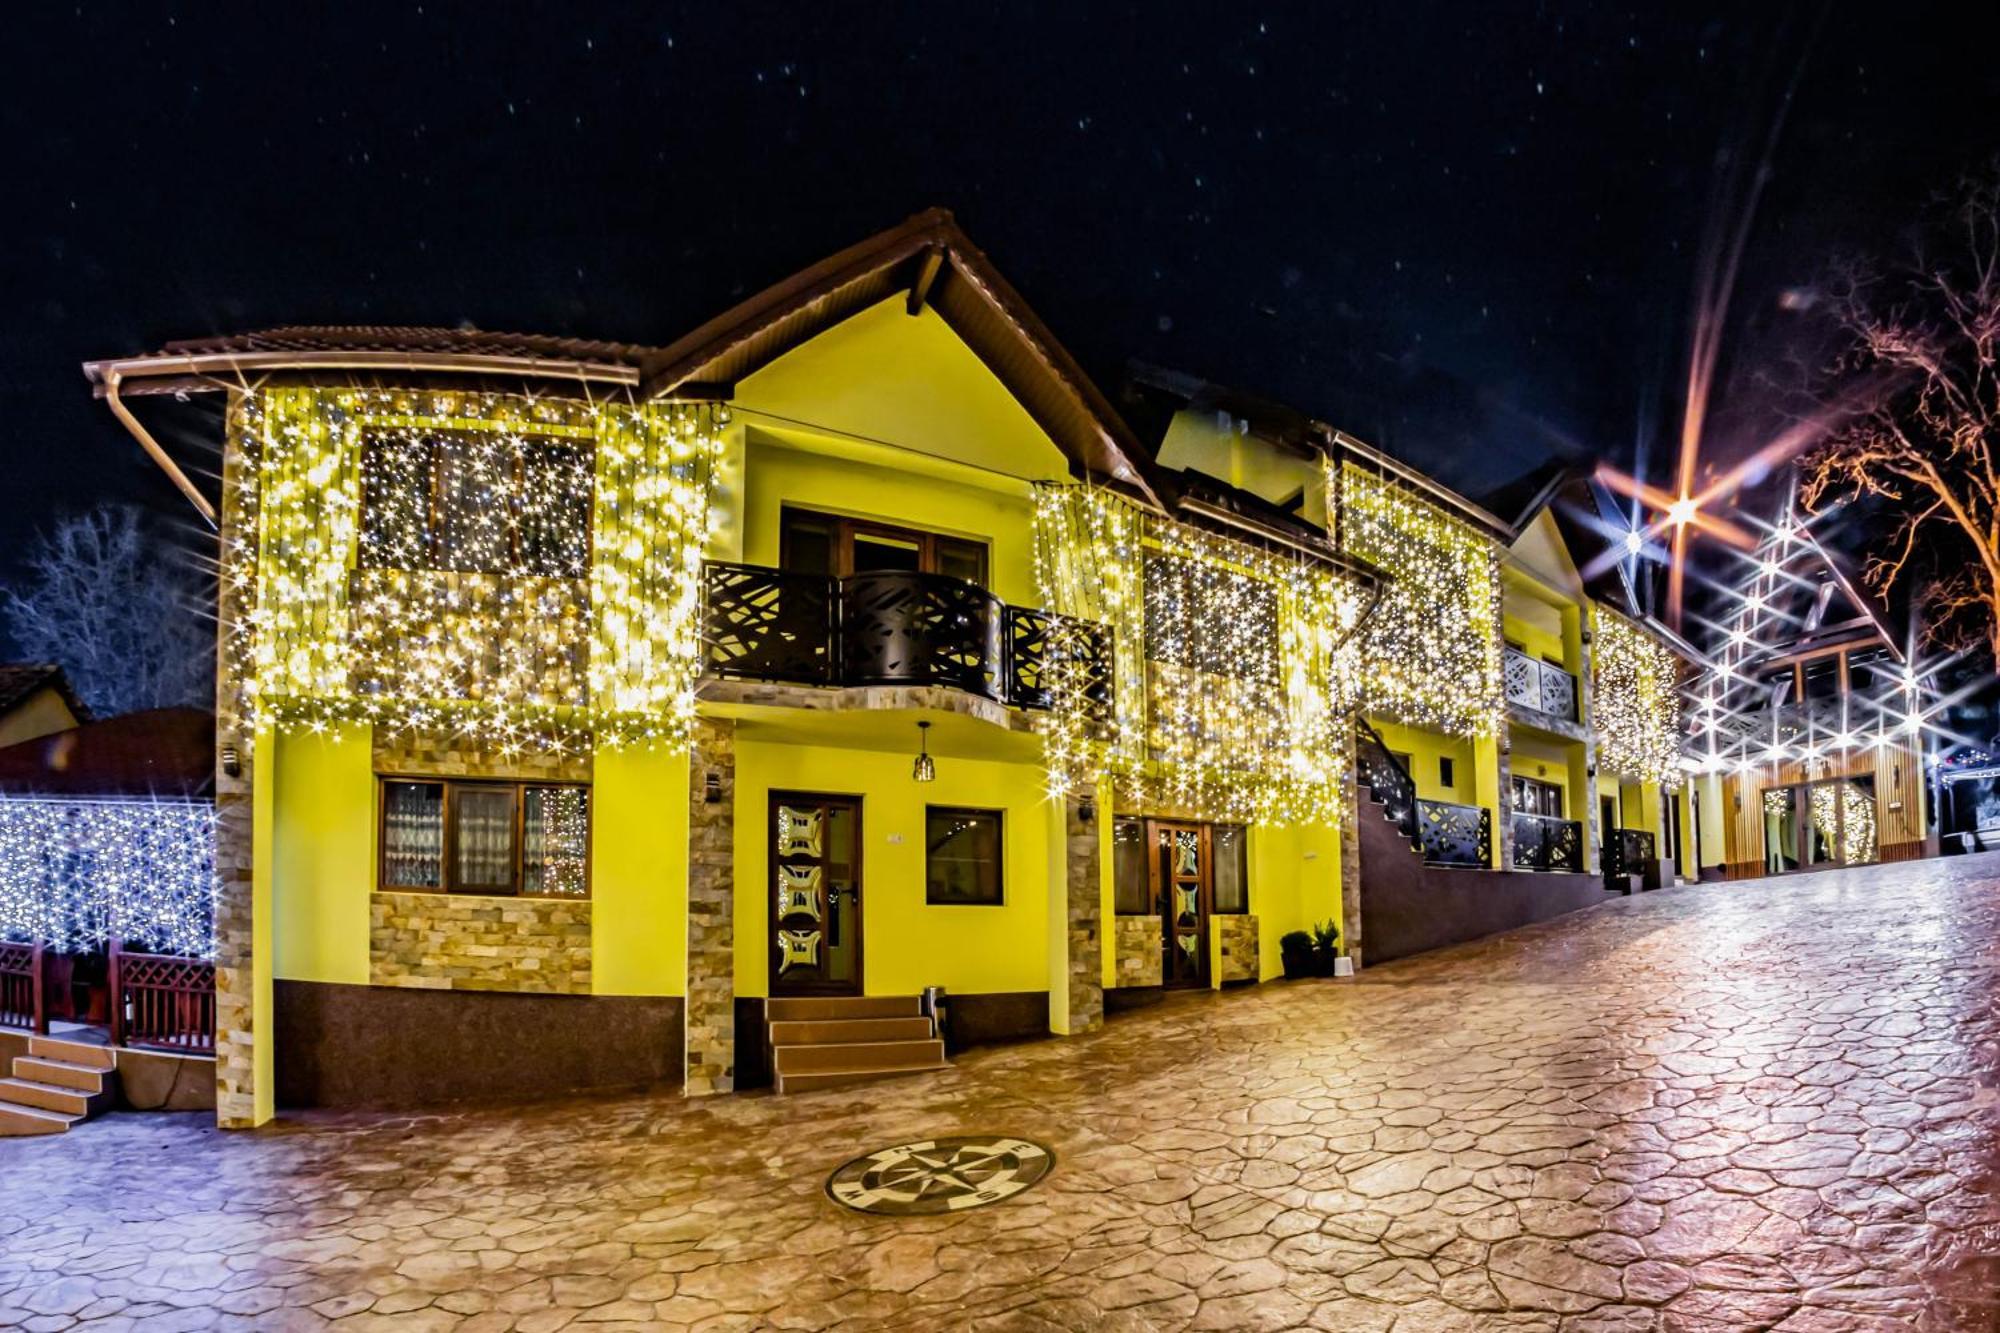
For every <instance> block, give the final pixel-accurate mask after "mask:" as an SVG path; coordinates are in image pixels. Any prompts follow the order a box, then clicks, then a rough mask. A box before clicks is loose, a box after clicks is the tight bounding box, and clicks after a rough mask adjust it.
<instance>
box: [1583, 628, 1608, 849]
mask: <svg viewBox="0 0 2000 1333" xmlns="http://www.w3.org/2000/svg"><path fill="white" fill-rule="evenodd" d="M1590 642H1591V632H1590V630H1589V629H1588V628H1587V627H1586V628H1584V629H1582V630H1581V631H1580V632H1579V633H1578V635H1577V671H1576V720H1577V722H1578V723H1579V724H1580V725H1581V726H1582V727H1583V779H1584V781H1583V790H1582V792H1581V793H1579V795H1578V796H1577V800H1578V802H1579V803H1580V804H1581V805H1582V807H1583V808H1582V810H1580V811H1579V812H1578V813H1577V818H1578V819H1579V820H1580V821H1582V824H1583V869H1584V873H1585V874H1589V875H1595V874H1596V873H1598V870H1599V868H1600V862H1599V857H1600V855H1601V852H1602V849H1603V842H1604V830H1603V829H1601V828H1600V827H1598V825H1599V823H1600V822H1601V821H1600V819H1599V817H1598V803H1597V727H1596V718H1597V713H1596V707H1597V689H1596V685H1595V683H1594V680H1593V678H1594V676H1595V672H1594V671H1593V669H1592V667H1591V655H1590Z"/></svg>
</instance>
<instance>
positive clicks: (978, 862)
mask: <svg viewBox="0 0 2000 1333" xmlns="http://www.w3.org/2000/svg"><path fill="white" fill-rule="evenodd" d="M1000 831H1001V823H1000V812H999V811H998V810H968V809H964V808H961V807H959V806H951V805H932V806H926V807H925V809H924V902H925V903H927V904H928V905H930V906H932V907H998V906H1000V902H1001V883H1002V881H1001V873H1000Z"/></svg>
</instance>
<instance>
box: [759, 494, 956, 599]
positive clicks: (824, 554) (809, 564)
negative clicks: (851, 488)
mask: <svg viewBox="0 0 2000 1333" xmlns="http://www.w3.org/2000/svg"><path fill="white" fill-rule="evenodd" d="M778 529H779V535H778V563H779V564H780V565H781V566H783V567H784V568H785V569H788V570H790V571H792V572H793V573H797V574H830V575H833V576H835V577H839V578H844V577H846V576H847V575H849V574H870V573H875V572H877V571H884V570H904V571H907V572H910V573H916V574H943V575H945V576H946V577H948V578H954V579H958V580H959V581H960V582H962V583H974V584H977V585H979V586H980V587H982V588H983V587H985V586H986V543H984V542H977V541H971V540H969V539H967V538H964V537H947V536H945V535H944V534H943V533H941V532H926V531H924V530H923V529H921V528H902V527H896V526H895V525H893V524H889V523H876V522H873V521H872V520H869V519H860V518H843V517H840V516H839V515H837V514H821V513H816V512H814V511H813V510H810V509H793V508H792V507H790V506H789V505H788V506H786V507H785V509H784V511H783V512H782V514H781V515H780V517H779V520H778Z"/></svg>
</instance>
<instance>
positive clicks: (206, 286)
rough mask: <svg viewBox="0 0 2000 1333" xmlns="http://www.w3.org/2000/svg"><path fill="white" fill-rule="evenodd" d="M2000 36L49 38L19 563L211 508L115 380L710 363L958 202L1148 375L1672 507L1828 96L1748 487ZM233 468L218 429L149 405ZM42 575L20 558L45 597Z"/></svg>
mask: <svg viewBox="0 0 2000 1333" xmlns="http://www.w3.org/2000/svg"><path fill="white" fill-rule="evenodd" d="M1996 38H2000V17H1996V9H1995V7H1994V6H1991V5H1971V4H1963V3H1961V4H1928V3H1923V2H1922V0H1913V2H1910V3H1901V4H1896V5H1890V6H1863V5H1859V4H1840V3H1836V4H1833V5H1831V6H1830V7H1825V8H1822V7H1819V6H1811V5H1807V6H1794V7H1781V6H1770V7H1765V6H1761V5H1755V4H1750V5H1745V4H1730V5H1711V6H1703V7H1692V6H1667V5H1655V4H1646V5H1643V6H1619V7H1599V6H1590V5H1562V4H1544V5H1526V4H1521V5H1514V4H1499V3H1481V4H1466V5H1461V6H1446V5H1422V4H1413V3H1410V2H1409V0H1400V2H1399V3H1394V4H1383V5H1341V4H1318V5H1311V6H1305V5H1301V6H1297V7H1287V6H1258V5H1254V4H1241V3H1239V4H1233V5H1218V6H1212V7H1210V6H1197V5H1177V4H1170V3H1165V2H1164V0H1161V2H1160V3H1152V4H1145V5H1110V4H1095V5H1093V4H1077V3H1065V4H1010V5H1006V6H988V5H977V6H975V5H970V4H950V3H942V4H939V3H934V4H921V5H907V6H892V5H887V4H863V3H840V4H826V3H815V4H802V5H799V6H796V7H783V6H768V5H756V4H735V5H716V4H713V3H708V4H702V5H698V6H694V5H690V6H679V5H668V4H653V5H638V4H622V5H613V4H600V5H590V4H578V5H574V6H571V5H547V6H526V5H511V4H481V5H464V6H457V5H448V4H440V3H425V4H421V5H412V4H401V5H386V4H382V5H371V4H365V3H349V4H345V5H340V6H318V5H304V6H293V5H270V4H260V5H254V6H253V5H233V4H199V5H173V4H146V5H140V4H120V5H111V4H83V5H77V6H74V7H64V6H59V5H49V4H33V5H23V6H18V7H16V8H15V10H14V11H13V12H11V13H10V14H9V34H8V45H9V48H10V52H11V56H12V59H11V60H9V61H8V70H7V74H6V77H5V78H4V80H0V109H3V111H0V114H4V130H5V138H6V142H7V144H8V146H9V150H10V157H11V158H12V160H13V163H14V169H13V173H12V174H13V176H14V177H15V183H16V188H15V189H14V190H11V191H9V192H8V195H9V198H8V201H7V203H6V204H5V206H4V212H0V218H4V221H0V227H4V228H5V230H6V242H7V243H6V244H5V246H4V247H0V273H4V275H5V276H4V282H3V283H0V287H4V290H5V292H6V293H7V300H6V303H5V307H4V308H5V317H4V322H0V339H4V356H3V357H0V359H4V370H0V399H4V418H0V430H4V431H5V437H4V438H5V449H6V456H7V465H8V466H7V472H6V477H7V481H6V485H5V491H4V494H5V496H6V501H5V503H4V504H0V556H4V555H11V553H12V552H14V551H15V550H17V549H18V545H19V543H20V542H21V541H22V540H23V539H24V538H25V537H26V535H27V534H28V532H29V531H30V530H31V529H32V528H33V527H34V526H35V525H36V524H38V523H42V522H45V521H46V519H47V517H48V516H49V515H50V514H51V513H52V512H54V511H58V510H62V509H67V508H75V507H81V506H84V505H87V504H89V503H91V502H92V501H93V500H95V499H97V498H99V497H101V496H116V497H127V498H136V499H139V500H141V501H144V502H146V503H148V504H151V505H153V506H155V507H157V508H159V509H160V510H161V511H162V512H165V513H169V514H172V515H173V516H175V517H176V518H179V517H181V516H183V515H184V514H185V513H186V512H187V511H185V510H184V508H183V507H181V506H179V502H178V498H177V497H176V496H174V495H173V493H172V492H171V490H170V488H169V487H168V486H167V484H166V482H165V481H164V479H163V478H161V477H160V476H159V475H158V474H157V473H155V472H154V471H153V470H152V469H151V467H150V466H149V465H147V464H145V463H144V461H143V459H142V457H141V455H140V453H139V451H138V448H137V447H136V445H134V444H133V443H132V442H131V441H130V440H129V439H128V437H126V436H125V435H124V434H123V432H122V431H120V430H119V429H118V427H117V426H116V425H115V423H114V422H113V421H112V419H111V417H110V414H109V413H108V412H107V411H106V410H105V409H104V408H103V407H102V405H101V404H96V403H93V402H92V401H91V399H90V397H89V394H88V391H87V388H86V386H85V384H84V381H83V379H82V377H81V375H80V374H79V372H78V370H77V364H78V362H80V361H82V360H84V359H86V358H89V357H96V356H106V355H114V354H122V353H131V352H136V351H140V350H144V349H150V348H154V347H157V346H158V345H159V344H160V343H161V342H163V341H165V340H167V339H169V338H174V337H186V336H194V335H200V334H207V333H214V332H231V331H242V330H248V329H254V328H259V327H264V326H268V325H272V324H280V323H359V322H378V323H411V324H458V323H460V322H464V321H469V322H471V323H473V324H476V325H478V326H480V327H483V328H489V329H504V330H527V331H535V332H554V333H575V334H583V335H588V336H592V337H602V338H612V339H622V340H633V341H641V342H665V341H667V340H670V339H672V338H674V337H675V336H677V335H679V334H681V333H683V332H685V331H687V330H688V329H690V328H692V327H693V326H694V325H696V324H697V323H699V322H701V321H702V320H704V319H706V318H708V317H709V316H711V315H713V314H715V313H717V312H719V311H720V310H722V309H723V308H725V307H726V306H728V305H729V304H731V303H733V302H734V301H736V300H738V299H740V298H742V297H744V296H746V295H748V294H750V293H752V292H754V291H756V290H757V289H759V288H761V287H762V286H764V285H766V284H768V283H770V282H773V281H775V280H778V279H780V278H782V277H784V276H786V275H787V274H789V273H790V272H792V271H793V270H795V269H797V268H798V267H800V266H803V265H805V264H807V263H810V262H812V261H813V260H816V259H818V258H820V257H822V256H824V255H825V254H827V253H830V252H831V251H833V250H835V249H838V248H840V247H842V246H844V245H847V244H849V243H851V242H853V241H855V240H858V239H860V238H861V237H863V236H865V235H868V234H869V233H871V232H874V231H876V230H878V229H880V228H882V227H885V226H889V225H891V224H893V223H895V222H897V221H899V220H901V219H902V218H903V217H905V216H906V215H908V214H910V213H912V212H915V211H917V210H919V209H921V208H924V207H927V206H930V205H943V206H946V207H949V208H951V209H953V210H955V211H956V213H957V214H958V217H959V220H960V222H961V223H962V224H963V225H964V226H965V227H966V228H967V230H968V231H969V232H970V233H971V235H972V237H973V238H974V240H975V241H977V242H978V243H979V244H980V245H981V246H982V247H984V248H985V249H986V251H987V252H988V253H989V254H990V255H991V256H992V257H993V259H994V260H995V261H996V262H997V263H998V265H999V266H1000V268H1001V270H1002V271H1003V272H1005V273H1006V274H1007V275H1008V276H1009V277H1010V278H1011V279H1012V280H1013V282H1014V283H1015V285H1016V286H1017V287H1019V288H1020V290H1021V291H1022V293H1023V294H1024V295H1025V296H1026V297H1027V298H1028V300H1029V301H1030V302H1031V303H1032V304H1033V305H1035V306H1036V308H1037V309H1038V310H1039V311H1040V312H1041V314H1042V315H1043V316H1044V318H1045V319H1046V320H1047V321H1048V323H1049V324H1050V326H1051V327H1052V328H1053V329H1054V330H1055V331H1056V333H1057V335H1058V336H1059V337H1061V338H1062V339H1063V340H1064V341H1065V342H1066V343H1067V344H1068V345H1069V346H1070V348H1071V350H1072V351H1074V352H1075V353H1076V354H1077V355H1078V357H1079V358H1080V359H1081V360H1082V361H1083V362H1084V364H1085V366H1086V367H1087V368H1089V369H1090V370H1091V372H1092V373H1093V374H1094V375H1096V376H1097V377H1098V379H1099V381H1100V383H1101V384H1103V385H1104V386H1105V388H1106V389H1107V391H1109V392H1112V393H1113V394H1114V396H1115V394H1116V391H1117V388H1118V384H1119V382H1120V380H1121V377H1122V374H1123V369H1124V367H1125V365H1126V362H1127V360H1128V358H1138V359H1142V360H1146V361H1150V362H1154V363H1158V364H1162V365H1166V366H1169V367H1172V368H1175V369H1180V370H1186V371H1191V372H1194V373H1197V374H1200V375H1203V376H1206V377H1208V378H1210V379H1213V380H1217V381H1221V382H1223V383H1227V384H1231V385H1234V386H1237V387H1240V388H1243V389H1247V390H1252V391H1255V392H1259V393H1262V394H1265V395H1268V396H1270V397H1274V398H1278V399H1281V400H1284V401H1288V402H1290V403H1293V404H1295V405H1297V406H1299V407H1302V408H1305V409H1306V410H1308V411H1310V412H1312V413H1314V414H1316V415H1319V416H1322V417H1324V418H1326V419H1328V420H1330V421H1332V422H1334V423H1336V424H1339V425H1342V426H1344V427H1346V428H1347V429H1349V430H1351V431H1352V432H1353V433H1355V434H1357V435H1359V436H1361V437H1363V438H1365V439H1370V440H1373V441H1374V442H1376V443H1379V444H1382V445H1384V446H1385V447H1388V448H1390V449H1391V450H1393V451H1395V452H1397V453H1399V454H1402V455H1404V456H1406V457H1408V458H1410V459H1411V460H1412V461H1415V462H1417V463H1419V464H1420V465H1421V466H1424V467H1425V468H1427V469H1428V470H1431V471H1433V472H1435V473H1437V474H1439V475H1441V476H1444V477H1445V478H1447V479H1448V480H1452V481H1454V482H1457V483H1460V484H1462V485H1464V486H1466V487H1468V488H1471V489H1474V490H1477V489H1480V488H1482V487H1485V486H1489V485H1493V484H1496V483H1500V482H1504V481H1507V480H1508V479H1510V478H1511V477H1513V476H1514V475H1516V474H1518V473H1520V472H1522V471H1524V470H1526V469H1528V468H1530V467H1531V466H1533V465H1534V464H1535V463H1536V462H1538V461H1540V460H1544V459H1546V458H1547V457H1549V456H1550V455H1551V454H1561V455H1564V456H1570V457H1586V456H1605V457H1611V458H1614V459H1621V460H1625V461H1630V460H1631V459H1632V458H1633V457H1634V455H1635V453H1638V454H1640V455H1641V457H1642V461H1643V462H1644V463H1645V465H1647V466H1648V467H1649V468H1650V470H1651V471H1652V472H1653V473H1654V474H1655V475H1656V476H1659V475H1662V474H1664V472H1665V469H1666V465H1667V459H1666V456H1665V448H1664V446H1663V445H1661V444H1658V443H1654V444H1652V445H1651V447H1650V448H1648V444H1649V442H1657V441H1665V440H1671V439H1672V438H1673V437H1674V436H1675V435H1676V433H1677V431H1678V424H1677V423H1678V420H1679V415H1680V411H1681V401H1680V391H1679V385H1680V383H1681V381H1682V379H1683V378H1684V376H1685V361H1686V354H1685V348H1686V347H1687V343H1688V333H1689V330H1688V310H1689V308H1690V299H1689V298H1690V293H1691V291H1692V290H1693V288H1694V285H1695V283H1696V281H1697V278H1698V276H1699V275H1698V272H1697V270H1698V267H1699V265H1698V259H1697V256H1698V252H1699V248H1700V246H1699V243H1700V238H1701V236H1702V235H1703V232H1704V229H1705V228H1708V227H1711V226H1714V225H1715V224H1717V223H1718V222H1723V223H1727V222H1729V221H1732V220H1733V219H1734V218H1736V217H1737V216H1739V215H1740V204H1741V199H1742V197H1743V196H1744V194H1745V193H1746V191H1745V189H1744V183H1745V182H1746V181H1747V180H1749V179H1750V178H1751V176H1752V175H1753V173H1754V171H1755V168H1756V164H1757V163H1758V162H1759V161H1760V160H1761V157H1762V153H1761V145H1762V143H1763V142H1764V139H1765V136H1766V135H1767V134H1768V133H1769V132H1770V129H1771V126H1772V123H1773V117H1774V116H1775V115H1776V114H1777V111H1778V108H1779V107H1780V105H1781V104H1782V102H1783V100H1784V94H1785V91H1786V89H1787V87H1788V86H1793V85H1795V88H1796V92H1795V96H1794V98H1793V101H1792V105H1791V108H1790V114H1789V118H1788V119H1787V120H1786V122H1785V125H1784V129H1783V133H1782V135H1781V136H1780V137H1779V138H1778V140H1777V144H1776V149H1775V151H1774V152H1773V153H1772V154H1771V156H1770V158H1769V161H1768V166H1769V171H1770V175H1769V181H1768V188H1767V189H1766V191H1765V193H1764V196H1763V199H1762V202H1761V206H1760V209H1759V211H1758V212H1757V214H1756V217H1755V225H1754V230H1753V231H1752V233H1751V243H1750V250H1749V255H1748V259H1747V262H1746V265H1745V269H1744V274H1743V279H1742V282H1741V283H1740V285H1739V287H1738V290H1737V295H1736V301H1735V303H1734V305H1733V306H1732V317H1733V318H1732V322H1731V324H1730V333H1729V337H1728V339H1727V341H1726V344H1725V345H1726V347H1727V348H1728V349H1729V351H1728V353H1727V355H1726V359H1725V366H1724V370H1725V373H1724V375H1723V377H1722V380H1721V383H1722V384H1723V386H1724V389H1723V393H1722V395H1721V400H1720V403H1719V408H1720V412H1721V414H1720V416H1719V417H1718V419H1717V420H1716V421H1715V422H1714V423H1713V428H1712V431H1711V435H1710V439H1709V442H1708V445H1707V448H1706V453H1707V456H1708V457H1710V458H1712V459H1723V458H1727V457H1728V456H1730V455H1732V454H1735V453H1740V452H1742V451H1743V450H1745V449H1747V448H1748V447H1749V446H1751V445H1754V444H1755V443H1756V442H1758V441H1759V440H1761V438H1763V432H1764V431H1766V430H1768V429H1769V428H1770V426H1771V424H1772V420H1773V417H1772V412H1773V406H1772V402H1771V399H1770V395H1769V394H1768V393H1767V392H1766V391H1765V389H1764V386H1765V385H1766V384H1767V383H1768V382H1769V381H1771V380H1772V379H1774V378H1777V377H1778V375H1779V373H1780V371H1781V370H1782V364H1781V363H1782V357H1781V356H1780V353H1781V352H1782V351H1783V350H1784V349H1785V348H1786V347H1788V346H1789V345H1791V344H1792V343H1793V342H1794V341H1796V333H1795V330H1794V327H1793V326H1794V325H1795V324H1796V323H1797V321H1799V320H1800V319H1801V318H1805V317H1803V316H1800V315H1797V314H1794V313H1789V312H1788V311H1787V310H1786V308H1785V307H1787V306H1788V305H1789V306H1795V305H1798V304H1801V303H1800V302H1799V301H1797V299H1796V297H1794V299H1793V300H1791V301H1787V300H1785V299H1784V295H1785V293H1787V292H1792V293H1797V292H1799V291H1801V290H1804V289H1806V288H1808V287H1809V285H1810V283H1811V282H1812V280H1813V278H1814V276H1815V274H1816V273H1817V272H1818V271H1819V270H1820V269H1821V267H1822V266H1823V264H1824V263H1825V261H1826V259H1827V258H1828V256H1829V254H1830V253H1831V252H1832V251H1834V250H1836V249H1840V248H1852V249H1859V250H1880V249H1883V248H1885V247H1887V246H1889V245H1890V244H1892V243H1893V241H1894V239H1895V236H1896V233H1897V231H1898V229H1899V228H1900V227H1901V226H1902V225H1903V224H1904V223H1905V222H1906V220H1907V219H1909V218H1910V217H1911V216H1912V215H1913V214H1914V212H1915V211H1916V208H1917V206H1918V204H1919V203H1920V202H1921V200H1922V199H1923V198H1924V196H1925V195H1926V194H1928V193H1929V192H1931V191H1933V190H1937V189H1942V188H1944V187H1946V186H1948V185H1949V184H1950V183H1951V182H1952V180H1953V178H1954V177H1955V176H1956V175H1957V173H1959V172H1960V171H1961V170H1963V169H1965V168H1967V167H1972V166H1976V165H1978V164H1980V163H1981V162H1983V161H1984V160H1986V159H1987V157H1988V155H1990V154H1991V153H1992V152H1993V151H1994V150H1995V149H1996V148H2000V130H1996V126H2000V114H1996V113H2000V66H1996V65H1995V63H1994V61H1993V60H1992V53H1993V52H1994V51H1995V50H1996V49H2000V41H1996ZM149 419H151V420H153V421H155V422H157V423H159V426H160V429H161V432H162V434H163V436H164V437H166V438H168V439H169V440H170V441H177V442H179V444H178V445H177V447H179V448H181V450H182V452H183V453H184V454H187V455H188V456H190V457H192V458H193V459H194V461H196V462H198V463H205V462H206V461H207V460H206V459H203V458H202V457H201V456H200V448H201V446H199V445H198V444H196V443H195V440H196V438H197V436H198V434H199V433H201V432H206V431H211V430H212V429H213V424H212V421H211V420H210V419H208V418H207V417H205V416H204V415H203V414H202V412H200V411H198V410H188V409H180V410H178V413H177V414H175V413H174V412H173V411H172V410H171V409H170V410H169V411H168V412H162V411H161V410H160V409H159V408H157V407H156V408H153V409H151V410H150V418H149ZM5 571H6V562H5V560H0V577H4V576H5Z"/></svg>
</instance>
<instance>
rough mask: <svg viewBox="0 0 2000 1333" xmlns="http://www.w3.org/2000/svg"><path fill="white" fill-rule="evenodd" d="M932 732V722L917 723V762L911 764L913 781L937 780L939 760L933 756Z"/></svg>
mask: <svg viewBox="0 0 2000 1333" xmlns="http://www.w3.org/2000/svg"><path fill="white" fill-rule="evenodd" d="M930 733H931V724H930V723H928V722H919V723H917V762H916V763H914V764H912V765H910V779H911V780H912V781H913V782H936V781H937V760H935V759H933V758H931V746H930Z"/></svg>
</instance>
